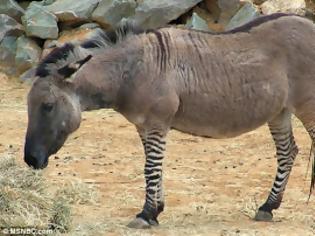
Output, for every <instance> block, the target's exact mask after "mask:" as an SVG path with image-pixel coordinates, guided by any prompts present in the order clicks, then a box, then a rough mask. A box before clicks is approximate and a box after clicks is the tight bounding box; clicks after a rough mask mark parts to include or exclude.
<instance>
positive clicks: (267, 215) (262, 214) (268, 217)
mask: <svg viewBox="0 0 315 236" xmlns="http://www.w3.org/2000/svg"><path fill="white" fill-rule="evenodd" d="M272 217H273V215H272V213H271V212H267V211H258V212H257V213H256V216H255V218H254V219H255V220H256V221H268V222H270V221H272Z"/></svg>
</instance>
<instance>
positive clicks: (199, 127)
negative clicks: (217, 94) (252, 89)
mask: <svg viewBox="0 0 315 236" xmlns="http://www.w3.org/2000/svg"><path fill="white" fill-rule="evenodd" d="M283 100H284V98H283V97H282V96H280V97H279V96H274V97H271V96H270V97H266V96H265V99H263V97H261V96H259V97H253V98H252V99H248V98H246V96H245V97H243V98H242V97H241V98H239V99H238V100H234V99H230V98H227V99H225V100H224V99H223V100H220V99H214V98H210V97H208V96H205V97H203V96H198V97H187V98H185V99H181V105H180V107H179V110H178V112H177V114H176V116H175V118H174V120H173V123H172V128H174V129H177V130H179V131H182V132H186V133H190V134H193V135H198V136H206V137H212V138H229V137H235V136H238V135H240V134H242V133H245V132H249V131H251V130H254V129H256V128H258V127H259V126H261V125H263V124H265V123H266V122H268V121H270V120H271V119H272V118H273V117H275V116H276V115H277V114H278V113H280V112H281V110H282V109H283V103H284V102H283Z"/></svg>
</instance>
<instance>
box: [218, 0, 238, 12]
mask: <svg viewBox="0 0 315 236" xmlns="http://www.w3.org/2000/svg"><path fill="white" fill-rule="evenodd" d="M218 6H219V8H220V9H221V11H224V12H234V13H235V12H236V11H237V10H238V9H239V7H240V1H239V0H218Z"/></svg>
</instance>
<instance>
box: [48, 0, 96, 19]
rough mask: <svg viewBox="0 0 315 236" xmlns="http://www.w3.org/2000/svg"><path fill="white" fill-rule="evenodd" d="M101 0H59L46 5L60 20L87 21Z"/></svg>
mask: <svg viewBox="0 0 315 236" xmlns="http://www.w3.org/2000/svg"><path fill="white" fill-rule="evenodd" d="M99 1H100V0H80V1H78V0H57V1H55V2H54V3H53V4H51V5H48V6H46V7H45V9H46V10H48V11H50V12H51V13H53V14H55V15H56V16H57V17H58V20H59V21H62V22H65V21H85V20H88V19H89V18H90V17H91V14H92V12H93V11H94V9H95V8H96V6H97V4H98V3H99Z"/></svg>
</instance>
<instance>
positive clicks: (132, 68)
mask: <svg viewBox="0 0 315 236" xmlns="http://www.w3.org/2000/svg"><path fill="white" fill-rule="evenodd" d="M314 38H315V26H314V25H313V23H312V22H310V21H309V20H306V19H304V18H302V17H299V16H295V15H286V14H274V15H270V16H265V17H262V18H258V19H257V20H255V21H253V22H250V23H248V24H246V25H244V26H242V27H240V28H237V29H234V30H231V31H229V32H225V33H221V34H209V33H205V32H201V31H192V30H186V29H178V28H172V27H168V28H161V29H158V30H151V31H147V32H145V33H141V34H136V35H131V36H128V37H126V38H125V39H123V40H121V41H120V42H118V43H116V44H115V45H112V46H110V47H107V46H104V45H105V44H104V45H103V46H99V45H97V43H95V44H93V43H91V42H90V44H89V43H86V44H84V45H81V49H82V48H83V49H84V50H87V51H85V53H84V56H79V54H80V53H79V54H76V53H75V52H76V50H78V51H80V50H79V49H76V48H74V47H71V45H68V46H67V47H68V49H67V48H63V49H60V51H61V52H63V51H66V52H67V53H68V54H69V55H72V57H71V58H72V59H73V58H77V60H75V61H71V62H70V61H67V57H66V56H65V57H64V58H63V60H62V63H59V62H58V58H57V59H56V57H58V51H56V52H55V58H54V57H53V56H51V57H50V59H49V58H48V59H47V60H46V61H45V60H44V61H43V62H42V63H41V65H39V67H38V71H37V75H38V76H39V77H40V78H38V79H37V80H36V82H35V83H34V84H33V87H32V89H31V91H30V93H29V97H28V109H29V110H28V111H29V112H28V114H29V124H28V130H27V135H26V143H25V161H26V162H27V163H28V164H29V165H31V166H33V167H35V168H43V167H45V166H46V165H47V163H48V157H49V156H50V155H51V154H53V153H55V152H56V151H58V150H59V148H61V146H62V145H63V143H64V142H65V140H66V138H67V136H68V134H70V133H72V132H73V131H75V130H76V129H77V128H78V127H79V124H80V114H81V112H82V111H86V110H94V109H101V108H113V109H115V110H116V111H118V112H120V113H121V114H123V115H124V116H125V117H126V118H127V119H128V120H129V121H130V122H131V123H133V124H134V125H135V126H136V128H137V130H138V133H139V136H140V138H141V140H142V143H143V146H144V152H145V155H146V163H145V169H144V173H145V179H146V200H145V205H144V207H143V210H142V212H141V213H140V214H138V215H137V217H136V218H135V220H133V221H132V222H131V223H130V224H129V226H130V227H135V228H146V227H150V226H151V225H156V224H158V221H157V217H158V215H159V213H160V212H161V211H163V208H164V198H163V188H162V161H163V157H164V150H165V143H166V142H165V137H166V135H167V133H168V131H169V130H170V129H177V130H180V131H183V132H186V133H190V134H193V135H198V136H205V137H212V138H228V137H235V136H237V135H240V134H242V133H245V132H248V131H251V130H254V129H256V128H257V127H259V126H261V125H263V124H265V123H268V125H269V129H270V132H271V134H272V136H273V139H274V142H275V146H276V150H277V159H278V169H277V174H276V178H275V182H274V185H273V187H272V189H271V191H270V194H269V196H268V199H267V200H266V202H265V203H264V204H263V205H262V206H261V207H260V208H259V211H258V212H257V215H256V217H255V219H256V220H264V221H266V220H271V219H272V210H274V209H277V208H278V207H279V206H280V203H281V200H282V196H283V192H284V190H285V187H286V184H287V181H288V177H289V174H290V172H291V168H292V165H293V162H294V159H295V156H296V155H297V153H298V148H297V146H296V144H295V141H294V137H293V133H292V127H291V114H295V115H296V116H297V117H298V118H299V119H300V120H301V121H302V123H303V125H304V126H305V128H306V129H307V131H308V132H309V134H310V137H311V139H312V140H313V141H314V140H315V109H314V108H315V93H314V92H315V77H314V76H315V67H314V66H313V65H314V61H315V40H314ZM100 45H101V44H100ZM93 47H100V48H103V50H100V51H101V53H93V54H92V56H88V57H86V55H87V54H89V53H88V50H89V48H93ZM69 48H70V49H69ZM56 55H57V56H56ZM62 55H63V54H62ZM73 55H77V56H73ZM80 55H83V54H80ZM52 58H54V60H53V59H52ZM69 58H70V57H69ZM72 59H71V60H72ZM61 65H62V66H61ZM80 67H81V68H80ZM50 68H52V69H50ZM76 71H77V72H76ZM73 72H76V74H75V75H74V76H73V77H72V78H67V77H69V76H70V75H71V74H72V73H73ZM104 125H106V124H104ZM42 140H44V141H42ZM56 140H57V141H56ZM313 155H314V154H313ZM313 169H314V167H313ZM313 186H314V173H313V172H312V183H311V188H312V187H313Z"/></svg>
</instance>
